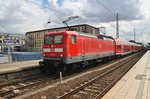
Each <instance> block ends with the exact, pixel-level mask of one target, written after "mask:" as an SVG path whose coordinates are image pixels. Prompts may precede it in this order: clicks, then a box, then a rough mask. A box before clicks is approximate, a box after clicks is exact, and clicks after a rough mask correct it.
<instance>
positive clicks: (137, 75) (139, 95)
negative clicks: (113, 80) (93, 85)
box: [102, 50, 150, 99]
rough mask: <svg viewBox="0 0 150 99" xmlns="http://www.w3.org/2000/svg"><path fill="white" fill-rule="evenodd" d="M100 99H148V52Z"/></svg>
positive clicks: (149, 92)
mask: <svg viewBox="0 0 150 99" xmlns="http://www.w3.org/2000/svg"><path fill="white" fill-rule="evenodd" d="M102 99H150V50H149V51H147V52H146V54H145V55H144V56H143V57H142V58H141V59H140V60H139V61H138V62H137V63H136V64H135V65H134V66H133V67H132V68H131V69H130V70H129V72H128V73H127V74H126V75H125V76H124V77H123V78H122V79H121V80H120V81H119V82H118V83H117V84H116V85H115V86H114V87H113V88H112V89H111V90H110V91H109V92H108V93H107V94H105V95H104V96H103V98H102Z"/></svg>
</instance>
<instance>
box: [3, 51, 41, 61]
mask: <svg viewBox="0 0 150 99" xmlns="http://www.w3.org/2000/svg"><path fill="white" fill-rule="evenodd" d="M2 54H3V55H7V53H6V52H3V53H2ZM10 55H11V60H12V62H14V61H27V60H38V59H42V58H43V57H42V54H41V53H40V52H10Z"/></svg>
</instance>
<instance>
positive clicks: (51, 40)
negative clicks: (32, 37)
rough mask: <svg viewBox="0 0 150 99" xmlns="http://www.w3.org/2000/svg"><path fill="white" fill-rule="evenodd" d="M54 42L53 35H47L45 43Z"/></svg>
mask: <svg viewBox="0 0 150 99" xmlns="http://www.w3.org/2000/svg"><path fill="white" fill-rule="evenodd" d="M52 43H53V36H45V38H44V44H52Z"/></svg>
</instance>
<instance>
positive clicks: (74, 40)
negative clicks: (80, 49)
mask: <svg viewBox="0 0 150 99" xmlns="http://www.w3.org/2000/svg"><path fill="white" fill-rule="evenodd" d="M72 44H76V36H75V35H72Z"/></svg>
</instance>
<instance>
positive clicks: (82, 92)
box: [57, 53, 143, 99]
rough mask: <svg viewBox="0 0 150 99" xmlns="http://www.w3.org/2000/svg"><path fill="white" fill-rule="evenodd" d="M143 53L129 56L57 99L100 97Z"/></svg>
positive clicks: (95, 98) (91, 98) (97, 98)
mask: <svg viewBox="0 0 150 99" xmlns="http://www.w3.org/2000/svg"><path fill="white" fill-rule="evenodd" d="M142 55H143V54H142V53H140V54H137V55H135V56H133V57H130V58H128V59H127V60H125V61H123V62H121V63H120V64H118V65H116V66H114V67H113V68H111V69H109V70H108V71H107V72H104V73H102V74H101V75H99V76H97V77H95V78H93V79H92V80H89V81H88V82H84V83H83V84H81V85H80V86H78V87H76V88H75V89H71V90H70V91H69V92H65V93H64V94H63V95H61V96H57V99H100V98H101V97H102V96H103V95H104V94H105V93H107V92H108V91H109V89H111V88H112V87H113V86H114V84H116V83H117V81H118V80H120V79H121V78H122V77H123V75H125V74H126V72H128V70H130V68H131V67H132V66H133V65H134V64H135V63H136V62H137V61H138V60H139V59H140V57H141V56H142Z"/></svg>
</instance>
